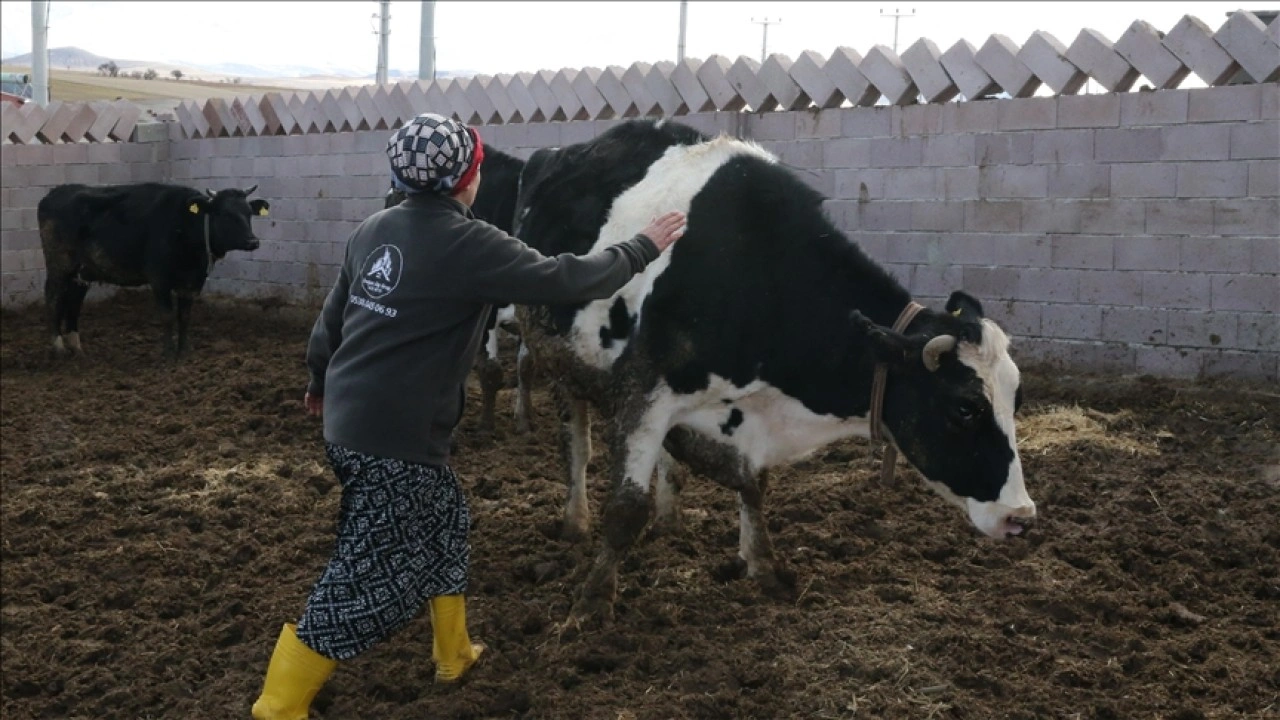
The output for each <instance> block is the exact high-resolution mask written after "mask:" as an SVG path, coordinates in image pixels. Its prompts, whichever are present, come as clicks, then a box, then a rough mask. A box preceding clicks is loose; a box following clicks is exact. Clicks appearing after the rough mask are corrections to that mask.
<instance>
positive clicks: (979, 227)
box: [964, 200, 1022, 232]
mask: <svg viewBox="0 0 1280 720" xmlns="http://www.w3.org/2000/svg"><path fill="white" fill-rule="evenodd" d="M1021 219H1022V205H1021V203H1019V202H1017V201H1009V200H1004V201H995V202H991V201H987V200H979V201H976V202H966V203H965V217H964V229H965V230H969V231H976V232H1017V231H1018V229H1019V227H1020V224H1021Z"/></svg>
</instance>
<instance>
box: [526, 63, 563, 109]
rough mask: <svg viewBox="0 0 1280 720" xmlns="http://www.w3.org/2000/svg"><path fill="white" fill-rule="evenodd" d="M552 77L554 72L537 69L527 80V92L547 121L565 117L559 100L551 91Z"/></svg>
mask: <svg viewBox="0 0 1280 720" xmlns="http://www.w3.org/2000/svg"><path fill="white" fill-rule="evenodd" d="M553 77H555V73H554V72H552V71H550V70H539V71H538V72H536V73H534V74H533V77H532V79H530V80H529V94H530V95H532V96H533V99H534V101H536V102H537V103H538V110H539V111H540V112H541V114H542V117H544V118H546V119H547V121H548V122H556V121H559V120H565V119H566V118H565V115H564V111H563V110H562V109H561V107H560V102H559V101H558V100H556V96H555V93H553V92H551V78H553Z"/></svg>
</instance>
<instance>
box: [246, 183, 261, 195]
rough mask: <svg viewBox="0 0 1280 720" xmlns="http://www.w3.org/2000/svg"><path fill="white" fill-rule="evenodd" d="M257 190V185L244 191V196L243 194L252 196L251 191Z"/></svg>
mask: <svg viewBox="0 0 1280 720" xmlns="http://www.w3.org/2000/svg"><path fill="white" fill-rule="evenodd" d="M257 189H258V186H257V185H254V186H253V187H251V188H249V189H248V190H245V191H244V194H245V195H252V194H253V191H254V190H257Z"/></svg>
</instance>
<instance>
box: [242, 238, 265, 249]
mask: <svg viewBox="0 0 1280 720" xmlns="http://www.w3.org/2000/svg"><path fill="white" fill-rule="evenodd" d="M260 247H262V241H261V240H259V239H258V238H256V237H254V238H249V241H248V242H246V243H245V244H244V249H245V250H247V251H249V252H253V251H254V250H257V249H258V248H260Z"/></svg>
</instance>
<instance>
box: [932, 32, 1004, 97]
mask: <svg viewBox="0 0 1280 720" xmlns="http://www.w3.org/2000/svg"><path fill="white" fill-rule="evenodd" d="M977 55H978V51H977V50H976V49H975V48H974V47H973V45H972V44H971V43H970V42H969V41H968V40H957V41H956V44H955V45H952V46H951V47H950V48H949V49H948V50H947V51H946V52H944V53H942V67H943V69H944V70H946V71H947V74H948V75H950V76H951V79H952V80H954V81H955V83H956V87H958V88H959V89H960V94H962V95H964V97H965V99H966V100H980V99H982V98H983V97H986V96H987V95H991V94H993V93H996V92H999V90H1000V83H998V82H996V81H995V80H994V79H992V77H991V76H990V75H989V74H987V71H986V70H984V69H983V68H982V66H981V65H979V64H978V60H977Z"/></svg>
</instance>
